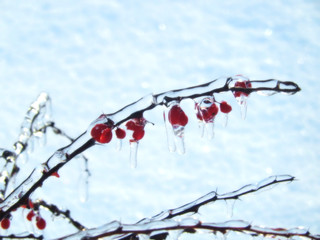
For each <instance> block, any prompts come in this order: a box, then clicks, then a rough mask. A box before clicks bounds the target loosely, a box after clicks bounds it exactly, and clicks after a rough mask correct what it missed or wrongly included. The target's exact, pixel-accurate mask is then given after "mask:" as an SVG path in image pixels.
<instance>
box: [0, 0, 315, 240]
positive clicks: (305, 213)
mask: <svg viewBox="0 0 320 240" xmlns="http://www.w3.org/2000/svg"><path fill="white" fill-rule="evenodd" d="M319 13H320V3H319V1H316V0H314V1H312V0H311V1H303V0H297V1H291V2H288V1H262V0H261V1H260V0H255V1H250V2H248V1H235V0H229V1H216V0H214V1H166V0H164V1H141V0H138V1H122V2H120V1H113V0H108V1H101V0H93V1H84V0H80V1H72V0H71V1H54V2H53V1H46V0H45V1H34V0H31V1H25V2H18V1H16V0H10V1H9V0H3V1H1V2H0V106H1V119H0V147H2V148H6V149H12V144H13V143H14V142H15V141H16V140H17V137H18V134H19V131H20V125H21V123H22V120H23V118H24V115H25V113H26V111H27V109H28V107H29V105H30V103H31V102H32V101H34V100H35V99H36V98H37V96H38V95H39V94H40V92H42V91H45V92H47V93H48V94H49V95H50V97H51V99H52V112H53V115H52V117H53V120H54V121H55V123H56V125H57V126H58V127H60V128H61V129H63V130H64V131H65V132H66V133H67V134H69V135H70V136H72V137H77V136H78V135H80V134H81V133H82V132H84V131H85V130H86V129H87V128H88V127H89V124H90V123H91V122H92V121H93V120H95V119H96V118H97V117H98V116H99V115H100V114H102V113H112V112H115V111H117V110H119V109H120V108H122V107H123V106H125V105H127V104H130V103H132V102H134V101H136V100H137V99H139V98H140V97H143V96H145V95H147V94H150V93H160V92H163V91H168V90H172V89H176V88H183V87H189V86H193V85H197V84H201V83H205V82H208V81H210V80H213V79H216V78H220V77H228V76H233V75H235V74H243V75H245V76H247V77H249V78H250V79H269V78H276V79H279V80H283V81H294V82H296V83H297V84H299V86H300V87H301V89H302V91H301V92H299V93H298V94H296V95H293V96H286V95H281V94H278V95H274V96H271V97H263V96H260V95H257V94H252V95H250V97H249V99H248V113H247V117H246V119H245V120H242V119H241V116H240V110H239V107H238V106H237V103H236V101H235V100H234V98H233V96H232V94H231V93H227V94H223V95H217V96H216V99H217V100H218V101H220V100H227V101H228V102H230V103H231V104H232V106H233V111H232V112H231V113H230V114H229V121H228V126H227V127H226V128H224V127H223V120H224V119H223V116H222V114H219V115H218V116H217V119H216V123H215V137H214V139H213V140H208V139H207V138H206V137H204V138H201V136H200V135H201V134H200V130H199V128H198V122H197V120H196V118H195V116H194V109H193V108H194V105H193V104H194V103H193V101H191V100H190V101H188V100H186V101H184V102H182V107H183V109H184V110H185V111H186V112H187V114H188V116H189V122H190V123H189V124H188V125H187V127H186V133H185V144H186V153H185V154H184V155H179V154H177V153H170V152H169V151H168V150H167V149H168V148H167V142H166V135H165V128H164V124H163V118H162V112H163V109H162V108H156V109H154V110H152V111H149V112H146V113H145V117H146V118H147V119H148V120H149V121H151V122H153V123H154V124H155V125H151V124H149V125H147V127H146V135H145V138H144V139H143V140H142V141H141V143H140V145H139V150H138V166H137V168H136V169H132V168H131V167H130V163H129V144H128V141H127V140H128V138H127V139H126V140H125V141H124V142H123V149H122V150H121V151H120V152H119V151H117V150H116V145H117V143H116V141H113V142H112V143H110V144H108V145H106V146H95V147H93V148H91V149H89V150H88V151H87V152H85V155H86V157H88V158H89V169H90V172H91V177H90V178H89V189H90V190H89V195H88V199H87V201H85V202H82V201H80V197H79V191H80V192H81V190H79V189H81V188H82V185H83V177H82V176H83V174H82V173H83V162H82V160H81V159H76V160H74V161H72V162H70V163H68V165H67V166H65V168H63V169H62V170H61V172H59V174H60V176H61V177H60V178H59V179H52V180H51V179H50V180H49V181H47V182H46V183H45V185H44V187H43V188H42V189H39V190H38V191H37V192H36V193H35V194H34V195H33V198H34V199H36V198H37V197H41V198H44V199H45V200H47V201H48V202H50V203H56V204H57V205H59V206H60V207H61V208H63V209H70V210H71V215H72V216H74V218H75V219H77V220H78V221H80V222H81V223H83V224H84V225H85V226H87V227H96V226H100V225H102V224H104V223H107V222H110V221H112V220H120V221H122V222H123V223H134V222H136V221H138V220H140V219H141V218H143V217H151V216H153V215H155V214H157V213H159V212H160V211H162V210H165V209H169V208H174V207H178V206H181V205H183V204H185V203H187V202H190V201H192V200H194V199H196V198H198V197H200V196H202V195H204V194H206V193H207V192H209V191H212V190H217V191H218V193H221V194H222V193H225V192H229V191H233V190H236V189H238V188H240V187H241V186H243V185H246V184H249V183H255V182H258V181H260V180H262V179H264V178H266V177H268V176H270V175H275V174H291V175H293V176H295V177H296V178H297V179H298V181H295V182H293V183H291V184H284V185H279V186H277V187H276V188H273V189H271V190H268V191H264V192H262V193H258V194H252V195H249V196H247V197H243V198H242V200H241V201H237V202H235V204H234V206H233V207H231V208H232V209H233V211H231V212H232V213H233V214H232V216H231V215H230V209H229V208H230V206H229V205H228V204H226V203H219V204H213V205H209V206H205V207H204V208H202V209H200V212H201V214H199V215H197V216H195V217H199V218H201V219H204V220H206V221H209V222H218V221H224V220H228V219H243V220H246V221H249V222H252V224H256V225H265V226H270V227H286V228H287V227H288V228H291V227H297V226H304V227H306V228H309V229H310V231H311V232H315V233H320V225H319V222H320V202H319V197H320V194H319V192H320V186H319V177H320V164H319V161H320V159H319V157H320V150H319V140H320V139H319V138H320V137H319V134H318V132H319V126H320V120H319V110H318V109H319V107H320V99H319V91H320V84H319V81H318V76H319V73H320V70H319V69H320V68H319V56H320V43H319V39H320V25H319V23H320V17H319V16H320V14H319ZM46 139H47V143H46V145H45V146H43V147H40V144H39V143H35V145H34V151H32V152H30V153H29V154H28V157H26V156H24V158H23V159H22V160H21V166H22V168H23V169H24V168H25V169H27V170H26V171H25V172H26V173H25V176H27V175H28V174H29V173H30V171H31V169H32V168H33V167H34V165H36V164H40V163H41V162H44V161H46V160H47V159H48V157H49V156H50V155H51V154H52V153H54V151H55V150H56V149H58V148H60V147H62V146H65V145H67V144H68V143H69V142H68V141H67V140H66V139H63V138H61V137H59V136H56V135H54V134H52V133H48V135H47V138H46ZM33 164H34V165H33ZM29 169H30V170H29ZM25 176H23V175H22V176H21V179H17V184H18V183H19V181H22V179H23V177H25ZM228 209H229V210H228ZM44 214H47V215H48V217H47V218H49V217H50V214H49V213H44ZM20 222H22V223H20ZM59 222H61V224H60V225H59V227H60V229H59V231H57V228H56V226H57V225H56V224H57V223H59ZM63 223H65V224H63ZM24 224H25V223H24V222H23V221H19V218H18V217H15V218H14V219H13V220H12V228H11V229H10V230H9V231H12V232H17V231H20V230H21V229H27V228H28V226H23V227H24V228H22V227H21V226H22V225H24ZM26 225H27V224H26ZM17 229H19V230H17ZM0 231H1V230H0ZM74 231H75V230H74V229H72V228H70V227H69V225H68V224H66V222H65V221H64V220H61V219H59V218H55V219H54V220H53V222H50V221H48V227H47V229H46V231H45V233H44V234H45V236H47V237H57V236H61V235H63V234H64V233H65V234H69V233H72V232H74ZM62 233H63V234H62ZM204 237H205V236H204ZM230 239H232V236H230ZM235 239H239V238H238V237H237V236H236V237H235Z"/></svg>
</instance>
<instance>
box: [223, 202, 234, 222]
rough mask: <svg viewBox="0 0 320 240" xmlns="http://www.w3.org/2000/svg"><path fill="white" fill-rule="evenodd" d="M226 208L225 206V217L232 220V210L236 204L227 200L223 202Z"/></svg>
mask: <svg viewBox="0 0 320 240" xmlns="http://www.w3.org/2000/svg"><path fill="white" fill-rule="evenodd" d="M225 202H226V206H227V211H226V212H227V217H228V218H232V216H233V210H234V205H235V203H236V199H228V200H226V201H225Z"/></svg>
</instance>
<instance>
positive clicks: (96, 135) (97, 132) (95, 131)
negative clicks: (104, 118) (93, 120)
mask: <svg viewBox="0 0 320 240" xmlns="http://www.w3.org/2000/svg"><path fill="white" fill-rule="evenodd" d="M107 127H108V126H107V125H106V124H102V123H99V124H96V125H95V126H94V127H93V128H92V129H91V136H92V138H93V139H94V140H96V141H98V142H99V139H100V136H101V133H102V131H103V130H104V129H106V128H107Z"/></svg>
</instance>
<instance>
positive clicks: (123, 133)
mask: <svg viewBox="0 0 320 240" xmlns="http://www.w3.org/2000/svg"><path fill="white" fill-rule="evenodd" d="M116 136H117V138H119V139H124V138H125V137H126V131H125V130H123V129H122V128H117V129H116Z"/></svg>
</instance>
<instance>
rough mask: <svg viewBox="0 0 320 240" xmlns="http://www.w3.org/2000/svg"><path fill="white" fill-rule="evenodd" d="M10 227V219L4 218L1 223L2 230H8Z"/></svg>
mask: <svg viewBox="0 0 320 240" xmlns="http://www.w3.org/2000/svg"><path fill="white" fill-rule="evenodd" d="M9 227H10V219H9V218H4V219H2V221H1V228H2V229H8V228H9Z"/></svg>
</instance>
